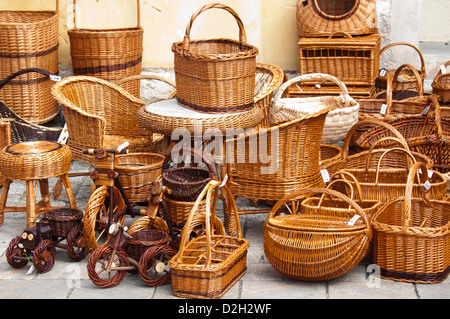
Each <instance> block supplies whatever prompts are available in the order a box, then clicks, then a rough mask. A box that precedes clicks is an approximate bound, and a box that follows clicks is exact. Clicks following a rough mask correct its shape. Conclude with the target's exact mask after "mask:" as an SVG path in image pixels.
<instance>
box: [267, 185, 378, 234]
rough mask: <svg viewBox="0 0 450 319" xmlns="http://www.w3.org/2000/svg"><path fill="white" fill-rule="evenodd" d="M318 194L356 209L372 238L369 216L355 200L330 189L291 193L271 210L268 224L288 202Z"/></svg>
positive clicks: (304, 190) (299, 190)
mask: <svg viewBox="0 0 450 319" xmlns="http://www.w3.org/2000/svg"><path fill="white" fill-rule="evenodd" d="M316 194H327V195H330V196H332V197H336V198H338V199H340V200H342V201H345V202H346V203H347V204H349V205H350V206H351V207H352V208H354V209H355V211H356V214H357V215H359V216H361V217H362V219H363V221H364V224H365V225H366V227H367V232H366V234H367V235H368V236H369V238H370V239H371V238H372V232H371V230H370V221H369V218H368V217H367V214H366V213H365V212H364V210H363V209H362V208H361V206H359V205H358V204H357V203H356V202H355V201H354V200H352V199H351V198H350V197H348V196H346V195H344V194H342V193H341V192H338V191H335V190H332V189H328V188H299V189H297V190H296V191H294V192H292V193H290V194H289V195H287V196H285V197H284V198H283V199H282V200H279V201H278V202H277V203H276V204H275V205H274V206H273V207H272V209H271V210H270V212H269V214H268V215H267V219H266V223H269V224H270V223H271V220H272V219H273V218H274V217H275V216H276V215H277V213H278V212H279V211H280V208H281V207H282V206H283V205H284V204H285V203H287V202H289V201H291V200H301V199H304V198H307V197H311V196H313V195H316Z"/></svg>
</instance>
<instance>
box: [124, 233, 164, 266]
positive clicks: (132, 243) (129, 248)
mask: <svg viewBox="0 0 450 319" xmlns="http://www.w3.org/2000/svg"><path fill="white" fill-rule="evenodd" d="M131 236H132V238H129V237H126V239H125V243H124V247H126V250H125V251H126V253H127V255H128V256H130V257H131V258H133V259H134V260H139V259H140V258H141V256H142V255H143V254H144V253H145V251H146V250H147V249H148V248H149V247H151V246H154V245H167V244H168V243H169V240H170V237H169V234H167V233H165V232H163V231H160V230H155V229H148V230H139V231H136V232H134V233H132V235H131Z"/></svg>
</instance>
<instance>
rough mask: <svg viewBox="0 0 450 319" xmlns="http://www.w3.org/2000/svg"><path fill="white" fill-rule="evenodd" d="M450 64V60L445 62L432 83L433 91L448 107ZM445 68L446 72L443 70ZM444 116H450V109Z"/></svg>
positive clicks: (449, 98) (449, 99)
mask: <svg viewBox="0 0 450 319" xmlns="http://www.w3.org/2000/svg"><path fill="white" fill-rule="evenodd" d="M449 65H450V61H447V62H446V63H445V64H443V66H441V68H440V69H439V72H438V73H437V74H436V76H435V77H434V79H433V82H432V83H431V87H432V88H433V93H434V94H437V95H439V97H440V98H441V102H442V104H443V105H446V106H447V108H448V107H449V106H448V104H450V72H448V73H447V68H448V66H449ZM443 69H445V70H446V71H445V72H444V73H443V72H442V71H443ZM443 117H444V118H446V117H447V118H450V109H449V110H448V113H447V114H446V116H445V115H444V116H443Z"/></svg>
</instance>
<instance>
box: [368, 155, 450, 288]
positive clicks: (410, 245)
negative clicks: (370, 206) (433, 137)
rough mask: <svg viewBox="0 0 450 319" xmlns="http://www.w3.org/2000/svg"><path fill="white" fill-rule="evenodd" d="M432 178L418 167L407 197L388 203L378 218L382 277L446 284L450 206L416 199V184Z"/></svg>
mask: <svg viewBox="0 0 450 319" xmlns="http://www.w3.org/2000/svg"><path fill="white" fill-rule="evenodd" d="M419 170H421V174H420V175H419V176H420V183H421V184H422V185H425V183H426V181H427V179H428V176H427V172H426V168H425V166H423V165H422V164H421V163H416V164H415V165H414V166H413V167H412V168H411V171H410V172H409V175H408V182H407V184H406V190H405V196H404V197H399V198H394V199H392V200H390V201H389V202H388V203H386V204H385V205H384V206H383V207H382V208H381V209H380V210H379V212H378V213H377V214H376V215H375V216H374V218H373V221H372V227H373V230H374V263H375V264H376V265H378V266H379V267H380V269H381V277H383V278H387V279H392V280H397V281H406V282H415V283H436V282H441V281H443V280H444V279H445V278H446V277H447V276H448V274H449V271H450V254H449V248H450V202H449V201H448V200H447V201H443V200H428V199H425V198H426V195H424V194H423V192H422V194H421V196H419V197H417V196H414V195H413V193H412V188H413V181H414V178H415V176H416V174H417V173H418V172H419Z"/></svg>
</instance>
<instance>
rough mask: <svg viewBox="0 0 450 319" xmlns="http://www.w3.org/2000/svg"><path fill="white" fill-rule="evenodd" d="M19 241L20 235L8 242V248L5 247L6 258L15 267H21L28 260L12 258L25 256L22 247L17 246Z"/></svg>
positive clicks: (20, 239)
mask: <svg viewBox="0 0 450 319" xmlns="http://www.w3.org/2000/svg"><path fill="white" fill-rule="evenodd" d="M21 242H22V237H20V236H17V237H15V238H13V239H12V240H11V241H10V242H9V245H8V248H6V260H7V261H8V264H9V265H10V266H11V267H13V268H15V269H21V268H23V267H25V266H26V265H27V264H28V260H18V259H16V258H14V257H24V256H25V255H24V251H23V248H20V247H19V244H20V243H21Z"/></svg>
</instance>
